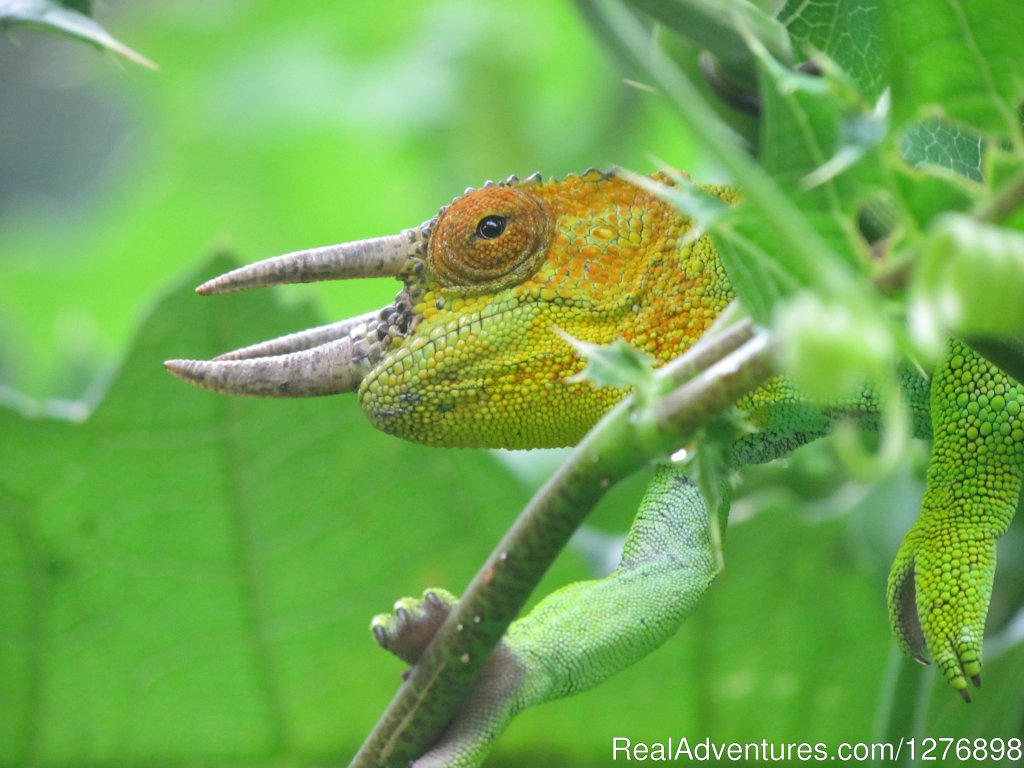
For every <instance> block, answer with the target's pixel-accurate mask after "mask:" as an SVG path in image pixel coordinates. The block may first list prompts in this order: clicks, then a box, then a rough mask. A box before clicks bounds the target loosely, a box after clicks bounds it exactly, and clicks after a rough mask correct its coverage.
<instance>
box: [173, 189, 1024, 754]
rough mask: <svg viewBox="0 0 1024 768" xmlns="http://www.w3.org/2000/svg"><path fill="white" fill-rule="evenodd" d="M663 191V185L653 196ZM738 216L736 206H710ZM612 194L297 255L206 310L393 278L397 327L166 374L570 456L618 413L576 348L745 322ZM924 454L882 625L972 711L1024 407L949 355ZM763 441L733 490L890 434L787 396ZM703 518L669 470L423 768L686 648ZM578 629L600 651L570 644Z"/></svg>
mask: <svg viewBox="0 0 1024 768" xmlns="http://www.w3.org/2000/svg"><path fill="white" fill-rule="evenodd" d="M659 179H660V180H662V181H666V179H663V178H661V177H660V176H659ZM703 190H704V191H705V192H706V193H707V194H710V195H713V196H716V197H719V198H721V199H722V200H724V201H726V202H734V201H735V199H736V195H735V192H734V191H733V190H732V189H730V188H727V187H703ZM691 227H692V222H691V221H690V220H689V219H688V218H687V217H686V216H684V215H683V214H681V213H680V212H679V211H677V210H676V209H675V208H673V207H672V206H671V205H669V204H668V203H666V202H665V201H663V200H661V199H660V198H658V197H657V196H655V195H653V194H651V193H650V192H647V191H644V190H642V189H640V188H639V187H637V186H635V185H634V184H632V183H630V182H629V181H628V180H626V179H624V178H621V177H620V176H617V175H616V174H614V173H611V174H604V173H599V172H596V171H588V172H587V173H584V174H582V175H579V176H570V177H568V178H566V179H564V180H559V181H548V182H544V181H542V180H541V179H540V177H539V176H533V177H530V178H529V179H526V180H525V181H522V182H520V181H518V180H516V179H510V180H509V181H507V182H504V183H501V184H497V185H489V186H487V187H485V188H483V189H480V190H475V191H469V192H467V193H466V194H465V195H463V196H462V197H460V198H458V199H456V200H455V201H454V202H453V203H452V204H451V205H449V206H447V207H445V208H443V209H442V210H441V212H440V213H439V214H438V216H437V217H435V218H433V219H431V220H429V221H427V222H426V223H424V224H423V225H421V226H420V227H418V228H415V229H411V230H407V231H406V232H404V233H402V234H400V235H395V236H390V237H384V238H376V239H373V240H365V241H360V242H356V243H347V244H343V245H339V246H329V247H327V248H320V249H315V250H312V251H302V252H297V253H294V254H288V255H286V256H281V257H277V258H274V259H268V260H266V261H263V262H258V263H256V264H253V265H250V266H248V267H243V268H241V269H239V270H235V271H233V272H230V273H228V274H226V275H223V276H221V277H219V278H216V279H214V280H211V281H210V282H208V283H206V284H204V285H203V286H200V288H199V289H198V290H199V292H200V293H219V292H225V291H231V290H237V289H241V288H247V287H254V286H262V285H271V284H276V283H284V282H308V281H313V280H320V279H331V278H351V277H378V276H397V277H398V278H399V279H400V280H402V282H403V283H404V288H403V289H402V290H401V291H400V292H399V293H398V295H397V297H396V298H395V301H394V302H393V303H392V304H390V305H388V306H387V307H385V308H384V309H382V310H380V311H376V312H372V313H368V314H366V315H362V316H360V317H356V318H352V319H350V320H345V321H342V322H340V323H335V324H332V325H329V326H323V327H321V328H315V329H312V330H309V331H304V332H300V333H297V334H292V335H290V336H286V337H282V338H281V339H276V340H273V341H270V342H265V343H262V344H256V345H254V346H252V347H246V348H244V349H241V350H237V351H235V352H232V353H228V354H226V355H223V356H221V357H220V358H217V359H216V360H214V361H181V360H178V361H170V362H168V364H167V365H168V368H169V369H170V370H171V371H172V372H173V373H175V374H176V375H178V376H180V377H181V378H183V379H186V380H187V381H190V382H192V383H194V384H198V385H200V386H203V387H206V388H209V389H214V390H218V391H225V392H230V393H235V394H249V395H264V396H304V395H323V394H334V393H341V392H358V397H359V403H360V406H361V407H362V409H363V411H364V412H365V413H366V415H367V416H368V418H369V419H370V421H371V422H372V423H373V424H374V425H375V426H377V427H378V428H379V429H382V430H384V431H385V432H389V433H391V434H394V435H398V436H400V437H403V438H406V439H409V440H414V441H417V442H422V443H429V444H433V445H440V446H478V447H503V448H539V447H548V446H562V445H571V444H574V443H576V442H577V441H578V440H579V439H580V438H581V437H582V436H583V435H584V433H585V432H586V431H587V430H588V429H589V428H590V427H591V426H592V425H593V424H594V423H595V422H596V421H597V420H598V419H599V418H600V417H601V416H602V415H603V414H604V413H605V412H607V411H608V410H609V409H610V408H611V407H612V406H613V405H614V404H615V403H616V402H617V401H618V400H620V399H621V398H622V397H623V395H624V394H625V392H624V391H623V390H622V389H616V388H611V387H604V388H598V387H595V386H593V385H592V384H591V383H589V382H586V381H580V380H578V379H576V378H574V376H575V374H577V373H579V371H580V369H581V368H582V365H583V363H582V361H581V360H580V358H579V357H578V355H577V354H576V351H575V350H574V348H573V347H572V346H571V345H570V343H569V342H568V341H567V340H566V335H568V336H572V337H575V338H577V339H581V340H584V341H587V342H591V343H596V344H603V343H610V342H612V341H614V340H616V339H625V340H626V341H627V342H629V343H630V344H631V345H633V346H634V347H636V348H638V349H640V350H641V351H643V352H645V353H646V354H648V355H650V356H651V357H652V358H654V359H655V360H656V361H658V363H659V364H660V363H665V362H667V361H668V360H670V359H672V358H674V357H676V356H678V355H680V354H681V353H683V352H684V351H685V350H686V349H688V348H689V347H690V346H691V345H692V344H693V343H694V342H695V341H696V340H697V339H698V338H699V337H700V336H701V335H702V334H703V333H704V332H705V331H706V329H707V328H708V327H709V325H710V324H711V322H712V321H713V320H714V319H715V318H716V317H718V316H719V314H720V313H721V312H722V311H723V309H724V308H725V307H726V305H727V304H728V303H729V302H730V301H731V300H732V298H733V293H732V289H731V287H730V283H729V279H728V276H727V274H726V273H725V270H724V269H723V267H722V264H721V262H720V261H719V259H718V256H717V252H716V249H715V247H714V244H713V243H712V241H711V239H710V238H709V237H708V236H707V235H702V236H700V237H698V238H696V239H688V238H686V237H685V235H686V234H687V232H688V231H689V230H690V229H691ZM901 383H902V384H903V391H904V395H905V398H906V401H907V403H908V406H909V408H910V411H911V413H912V414H913V417H914V431H915V433H916V434H917V435H918V436H921V437H931V438H932V439H933V450H932V462H931V467H930V470H929V473H928V480H927V490H926V494H925V497H924V500H923V502H922V509H921V515H920V517H919V519H918V521H917V522H916V523H915V525H914V526H913V527H912V528H911V530H910V531H909V532H908V533H907V535H906V538H905V539H904V542H903V544H902V546H901V547H900V550H899V552H898V554H897V557H896V561H895V563H894V565H893V568H892V571H891V576H890V580H889V588H888V602H889V614H890V619H891V622H892V626H893V630H894V632H895V635H896V639H897V641H898V643H899V644H900V645H901V647H902V648H903V649H904V650H905V651H906V652H907V653H910V654H912V655H914V656H915V657H917V658H920V659H923V658H924V657H925V655H926V654H927V655H930V656H931V658H932V659H933V660H934V661H935V663H936V664H937V666H938V668H939V669H940V671H941V673H942V674H943V676H944V677H945V678H946V680H947V682H948V683H949V684H950V685H951V686H952V687H953V688H954V689H956V690H957V691H959V692H960V693H961V695H963V696H964V698H965V699H966V698H968V696H967V688H968V684H969V682H970V681H973V682H974V684H975V685H977V684H979V682H980V672H981V643H982V635H983V630H984V622H985V614H986V611H987V607H988V601H989V596H990V593H991V586H992V579H993V575H994V570H995V542H996V540H997V539H998V538H999V536H1001V535H1002V533H1003V532H1004V531H1005V530H1006V528H1007V526H1008V524H1009V522H1010V520H1011V518H1012V516H1013V514H1014V512H1015V509H1016V503H1017V499H1018V495H1019V492H1020V488H1021V480H1022V473H1024V417H1022V415H1021V406H1022V405H1024V387H1021V385H1020V384H1018V383H1017V382H1015V381H1013V380H1011V379H1009V378H1008V377H1007V376H1006V375H1005V374H1003V373H1002V372H1001V371H1000V370H999V369H997V368H995V367H994V366H992V365H991V364H989V363H988V362H986V361H985V360H984V359H982V358H980V357H979V356H977V355H976V354H974V353H973V352H972V351H971V350H970V349H969V348H967V347H966V346H964V345H963V344H961V343H959V342H958V341H956V340H950V342H949V346H948V351H947V354H946V356H945V358H944V359H943V361H942V362H941V364H940V365H939V366H938V367H937V368H936V370H935V371H934V372H933V373H932V377H931V380H930V381H928V380H926V379H925V378H923V377H922V376H921V375H920V374H918V373H917V372H915V371H914V370H912V369H911V367H910V366H907V368H906V370H905V371H904V372H903V373H902V374H901ZM738 407H739V409H740V411H741V412H743V413H744V414H745V416H746V417H747V419H748V420H749V421H750V423H751V424H752V425H753V426H754V427H756V428H757V431H755V432H753V433H752V434H748V435H745V436H744V437H741V438H739V439H738V440H737V441H736V442H735V444H734V445H733V447H732V454H731V461H732V463H733V464H734V465H736V466H741V465H743V464H748V463H752V462H763V461H769V460H771V459H774V458H777V457H779V456H782V455H785V454H787V453H789V452H790V451H792V450H793V449H794V448H796V447H797V446H799V445H801V444H803V443H806V442H807V441H809V440H812V439H815V438H817V437H819V436H822V435H824V434H826V433H827V432H828V430H829V428H830V426H831V425H832V423H833V422H834V421H835V420H836V418H838V417H840V416H844V417H846V416H850V415H854V416H856V417H858V418H859V420H860V422H861V423H862V424H863V425H864V427H865V428H868V429H871V428H874V427H876V426H877V422H878V407H877V402H876V399H875V397H874V396H873V395H872V394H871V393H870V392H868V391H865V392H861V393H858V394H856V395H853V396H851V397H850V398H849V399H848V400H846V401H844V402H841V403H833V404H830V405H828V406H822V405H817V404H813V403H811V402H809V401H808V400H807V399H806V398H803V397H801V395H800V393H799V392H798V391H797V390H796V389H795V387H794V386H793V385H792V384H791V383H789V382H788V381H787V380H786V379H784V378H776V379H773V380H771V381H769V383H768V384H766V385H764V386H763V387H761V388H760V389H758V390H757V391H756V392H755V393H754V394H752V395H750V396H748V397H746V398H744V399H743V400H741V401H740V402H739V403H738ZM707 533H708V519H707V509H706V504H705V503H704V501H703V500H702V498H701V496H700V494H699V493H698V492H697V491H696V489H695V487H694V485H693V484H692V483H690V482H689V481H688V480H687V479H686V477H685V476H684V475H683V474H682V473H681V471H680V470H679V469H678V468H674V467H672V466H670V465H665V466H663V467H661V468H659V469H658V470H657V472H656V474H655V477H654V480H653V481H652V484H651V486H650V488H649V490H648V493H647V495H646V496H645V498H644V499H643V501H642V503H641V506H640V511H639V514H638V515H637V518H636V520H635V522H634V523H633V526H632V528H631V530H630V532H629V535H628V537H627V540H626V544H625V549H624V552H623V555H622V560H621V563H620V565H619V567H618V568H617V569H616V571H615V572H614V573H613V574H612V575H610V576H608V577H607V578H605V579H602V580H599V581H589V582H580V583H578V584H573V585H570V586H568V587H565V588H563V589H561V590H559V591H557V592H555V593H554V594H552V595H550V596H548V597H547V598H546V599H545V600H544V601H542V602H541V603H540V604H539V605H538V606H537V607H536V608H535V609H534V610H533V611H532V612H531V613H530V614H529V615H527V616H526V617H524V618H522V619H520V620H518V621H516V622H515V623H514V624H513V625H512V626H511V627H510V629H509V632H508V633H507V635H506V637H505V639H504V640H503V641H502V643H501V644H500V645H499V647H498V649H497V650H496V652H495V653H494V655H493V657H492V658H491V660H490V661H489V662H488V668H487V670H485V674H484V675H483V676H482V678H481V679H480V681H478V682H477V684H476V686H475V688H474V689H473V690H472V692H471V694H470V696H469V697H468V699H467V700H466V701H465V702H464V703H463V705H462V707H461V709H460V712H459V714H458V715H457V716H456V717H455V719H454V720H453V721H452V722H451V723H450V724H449V726H448V728H447V730H446V732H445V734H444V736H443V737H442V739H441V741H440V742H439V743H438V744H437V745H436V746H435V747H434V748H433V749H432V750H431V751H430V752H429V753H428V754H427V755H424V756H423V757H422V758H421V759H420V760H419V761H417V763H416V764H417V765H421V766H427V765H460V766H463V765H476V764H478V763H479V762H480V761H481V760H482V759H483V757H484V756H485V755H486V753H487V751H488V749H489V747H490V745H491V743H492V742H493V740H494V739H495V738H496V736H497V735H498V733H500V731H501V730H502V728H503V727H504V726H505V724H506V723H507V722H508V721H509V720H510V719H511V718H512V717H513V716H514V715H515V714H516V713H517V712H519V711H521V710H522V709H523V708H524V707H527V706H530V705H532V704H536V703H539V702H542V701H546V700H550V699H552V698H556V697H559V696H565V695H568V694H570V693H574V692H577V691H580V690H584V689H586V688H588V687H591V686H593V685H595V684H597V683H599V682H601V681H602V680H604V679H605V678H607V677H608V676H610V675H612V674H614V673H615V672H616V671H618V670H620V669H622V668H624V667H625V666H627V665H629V664H631V663H633V662H634V661H636V660H638V659H639V658H642V657H643V656H644V655H646V654H647V653H649V652H650V651H651V650H653V649H654V648H656V647H658V646H659V645H660V644H661V643H662V642H664V640H665V639H667V638H668V637H669V636H671V635H672V634H673V633H674V632H675V630H676V629H677V627H678V626H679V624H680V623H681V622H682V621H683V620H684V619H685V618H686V616H687V615H688V614H689V613H690V611H691V610H692V607H693V606H694V604H695V603H696V601H697V599H698V598H699V597H700V596H701V594H702V593H703V592H704V590H705V589H706V588H707V586H708V585H709V584H710V582H711V580H712V579H713V578H714V575H715V568H716V566H715V560H714V557H713V553H712V547H711V544H710V541H709V539H708V535H707ZM454 600H455V598H454V597H452V596H451V595H450V594H448V593H447V592H444V591H442V590H430V591H428V592H427V594H426V595H425V597H424V598H423V599H420V600H412V599H408V600H404V601H401V602H400V606H401V610H399V611H397V612H396V614H394V615H391V616H381V617H377V619H375V621H374V633H375V635H376V637H377V639H378V641H379V642H380V643H381V644H382V645H383V646H385V647H387V648H389V649H390V650H392V651H394V652H395V653H396V654H398V655H399V656H401V657H402V658H403V659H405V660H406V661H408V662H410V663H415V661H416V659H417V658H418V657H419V655H420V653H421V652H422V651H423V650H424V648H425V647H426V645H427V643H428V642H429V640H430V638H431V636H432V634H433V632H434V631H435V630H436V628H437V627H438V626H439V624H440V622H441V620H443V618H444V617H445V615H446V614H447V612H448V611H449V609H450V607H451V605H452V603H453V602H454ZM579 627H586V631H583V632H581V631H579Z"/></svg>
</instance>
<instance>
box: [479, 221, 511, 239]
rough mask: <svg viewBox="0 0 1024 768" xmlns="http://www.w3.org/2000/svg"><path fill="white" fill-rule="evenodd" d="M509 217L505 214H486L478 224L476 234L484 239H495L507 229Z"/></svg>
mask: <svg viewBox="0 0 1024 768" xmlns="http://www.w3.org/2000/svg"><path fill="white" fill-rule="evenodd" d="M506 224H508V219H506V218H505V217H504V216H495V215H491V216H484V217H483V218H482V219H480V223H479V224H477V225H476V236H477V237H480V238H483V239H484V240H493V239H494V238H496V237H498V236H499V235H500V234H501V233H502V232H504V231H505V225H506Z"/></svg>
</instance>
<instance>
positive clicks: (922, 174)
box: [892, 162, 984, 228]
mask: <svg viewBox="0 0 1024 768" xmlns="http://www.w3.org/2000/svg"><path fill="white" fill-rule="evenodd" d="M892 172H893V174H892V181H893V183H894V186H895V187H896V189H898V190H899V195H900V198H901V200H902V202H903V206H904V210H905V211H906V212H907V213H908V214H910V215H911V216H912V217H913V218H914V221H915V223H916V224H917V226H918V227H919V228H924V227H925V226H927V224H928V222H930V221H931V220H932V219H933V218H934V217H935V216H938V215H939V214H941V213H944V212H948V211H961V212H963V211H967V210H969V209H970V208H971V207H973V206H974V205H976V204H977V203H978V201H979V200H980V199H981V197H982V194H983V192H984V190H983V188H982V187H981V185H980V184H974V183H972V182H970V181H968V180H967V179H966V178H964V176H962V175H958V174H957V173H954V172H953V171H948V170H945V169H944V168H941V167H929V166H927V165H924V166H919V167H917V168H911V167H909V166H907V165H905V164H904V163H900V162H897V163H893V166H892Z"/></svg>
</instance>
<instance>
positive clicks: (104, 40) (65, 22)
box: [0, 0, 156, 69]
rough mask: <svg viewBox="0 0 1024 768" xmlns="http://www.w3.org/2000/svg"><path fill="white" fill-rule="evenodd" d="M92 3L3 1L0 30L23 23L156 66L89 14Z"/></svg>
mask: <svg viewBox="0 0 1024 768" xmlns="http://www.w3.org/2000/svg"><path fill="white" fill-rule="evenodd" d="M89 5H91V3H90V2H88V1H86V2H81V1H79V2H72V1H70V0H69V2H63V3H55V2H52V0H0V29H5V28H7V27H12V26H14V25H16V24H24V25H30V26H36V27H40V28H42V29H47V30H50V31H53V32H58V33H60V34H63V35H67V36H68V37H73V38H77V39H79V40H84V41H86V42H88V43H93V44H94V45H97V46H99V47H100V48H105V49H107V50H108V51H111V52H112V53H116V54H118V55H120V56H124V57H125V58H126V59H128V60H129V61H134V62H135V63H136V64H141V65H142V66H144V67H150V68H151V69H155V68H156V65H155V64H154V63H153V62H151V61H150V60H149V59H147V58H146V57H145V56H141V55H139V54H138V53H136V52H135V51H133V50H132V49H131V48H129V47H128V46H126V45H124V44H123V43H121V42H119V41H118V40H117V39H115V38H114V37H113V36H112V35H111V34H110V33H109V32H107V30H105V29H104V28H103V27H101V26H100V25H99V24H97V23H96V22H95V21H93V20H92V19H91V18H89V16H88V15H87V14H88V12H89V7H88V6H89Z"/></svg>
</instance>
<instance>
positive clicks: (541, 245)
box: [427, 187, 552, 293]
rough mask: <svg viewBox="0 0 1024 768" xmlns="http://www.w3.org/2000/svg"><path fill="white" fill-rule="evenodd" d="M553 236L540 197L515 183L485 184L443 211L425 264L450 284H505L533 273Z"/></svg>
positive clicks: (470, 287)
mask: <svg viewBox="0 0 1024 768" xmlns="http://www.w3.org/2000/svg"><path fill="white" fill-rule="evenodd" d="M551 234H552V223H551V217H550V216H548V213H547V207H546V205H545V204H544V202H543V201H542V200H541V199H540V198H539V197H537V196H536V195H534V194H531V193H530V192H527V191H526V190H523V189H517V188H514V187H485V188H484V189H478V190H475V191H473V192H470V193H468V194H466V195H465V196H463V197H460V198H459V199H458V200H456V201H455V202H454V203H452V204H451V205H450V206H448V207H447V208H445V209H444V210H443V211H442V212H441V215H440V217H439V218H438V220H437V224H435V225H434V228H433V231H432V232H431V234H430V242H429V244H428V245H427V265H428V267H429V269H430V273H431V274H432V275H433V277H434V278H435V279H436V280H437V281H438V282H439V283H441V285H443V286H445V287H447V288H452V289H455V290H459V291H462V292H467V293H470V292H473V291H478V290H493V289H495V288H503V287H507V286H510V285H515V284H517V283H521V282H522V281H523V280H525V279H526V278H528V277H530V275H532V274H533V272H534V271H535V270H536V268H537V265H538V263H539V261H540V259H541V258H543V256H544V254H545V253H546V252H547V246H548V242H549V240H550V238H551Z"/></svg>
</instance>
